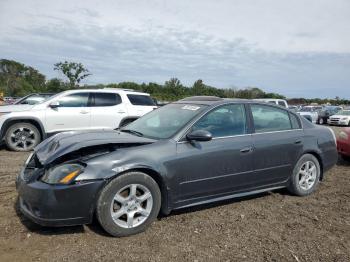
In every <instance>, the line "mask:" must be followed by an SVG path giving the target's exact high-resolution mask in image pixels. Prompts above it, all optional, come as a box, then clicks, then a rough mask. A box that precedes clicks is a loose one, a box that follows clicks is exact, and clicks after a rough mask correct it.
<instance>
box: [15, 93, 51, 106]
mask: <svg viewBox="0 0 350 262" xmlns="http://www.w3.org/2000/svg"><path fill="white" fill-rule="evenodd" d="M46 99H47V97H44V96H41V95H32V96H29V97H27V98H25V99H23V100H22V101H20V102H19V103H18V104H20V105H36V104H39V103H42V102H43V101H45V100H46Z"/></svg>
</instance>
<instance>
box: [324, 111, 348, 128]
mask: <svg viewBox="0 0 350 262" xmlns="http://www.w3.org/2000/svg"><path fill="white" fill-rule="evenodd" d="M328 124H330V125H339V126H350V110H341V111H339V112H337V113H336V114H335V115H332V116H330V117H329V119H328Z"/></svg>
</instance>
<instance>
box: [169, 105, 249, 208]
mask: <svg viewBox="0 0 350 262" xmlns="http://www.w3.org/2000/svg"><path fill="white" fill-rule="evenodd" d="M199 129H201V130H207V131H209V132H210V133H211V134H212V136H213V138H212V140H210V141H207V142H198V141H195V142H188V141H183V142H178V144H177V156H178V157H177V160H176V169H177V174H176V177H178V185H179V195H178V199H177V200H175V202H181V203H182V204H181V205H186V204H190V203H191V202H197V201H200V200H203V201H205V200H206V199H208V198H214V197H216V196H220V195H223V194H227V193H232V192H237V191H240V190H242V189H243V188H244V187H245V185H246V184H249V181H250V180H251V179H252V176H253V167H252V163H253V161H252V136H251V135H250V134H248V133H247V120H246V111H245V106H244V105H243V104H229V105H223V106H220V107H218V108H215V109H213V110H212V111H210V112H209V113H207V114H206V115H204V116H203V117H202V118H201V119H199V120H198V121H197V122H196V123H195V124H194V125H193V126H192V129H191V131H193V130H199ZM185 203H186V204H185ZM179 204H180V203H179Z"/></svg>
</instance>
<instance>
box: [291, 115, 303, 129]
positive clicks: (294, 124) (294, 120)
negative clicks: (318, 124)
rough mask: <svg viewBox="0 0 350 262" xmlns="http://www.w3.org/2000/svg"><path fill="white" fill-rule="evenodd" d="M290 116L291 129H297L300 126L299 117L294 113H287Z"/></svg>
mask: <svg viewBox="0 0 350 262" xmlns="http://www.w3.org/2000/svg"><path fill="white" fill-rule="evenodd" d="M289 117H290V122H291V123H292V128H293V129H299V128H301V126H300V122H299V119H298V118H297V116H296V115H294V114H289Z"/></svg>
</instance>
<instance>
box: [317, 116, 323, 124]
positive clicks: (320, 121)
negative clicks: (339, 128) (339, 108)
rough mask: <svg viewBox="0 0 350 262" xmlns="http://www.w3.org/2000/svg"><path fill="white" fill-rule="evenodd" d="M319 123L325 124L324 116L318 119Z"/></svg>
mask: <svg viewBox="0 0 350 262" xmlns="http://www.w3.org/2000/svg"><path fill="white" fill-rule="evenodd" d="M318 123H319V124H320V125H323V124H324V120H323V118H322V117H321V118H320V119H319V120H318Z"/></svg>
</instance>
